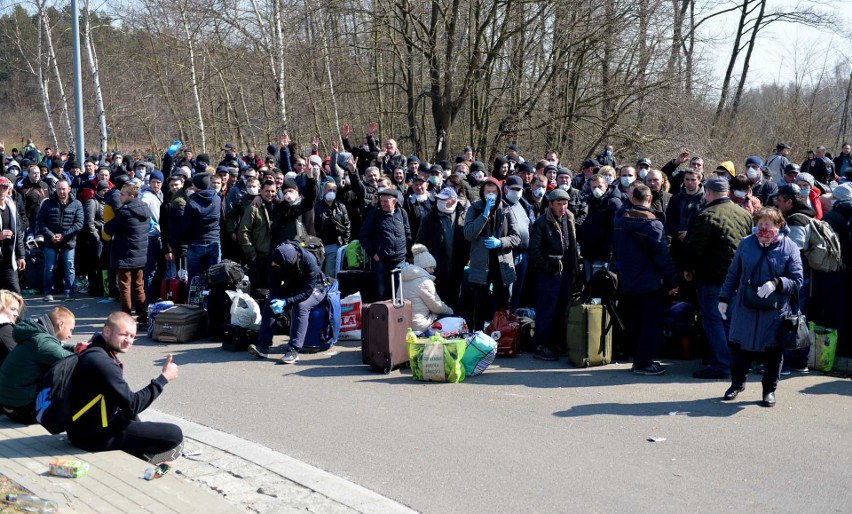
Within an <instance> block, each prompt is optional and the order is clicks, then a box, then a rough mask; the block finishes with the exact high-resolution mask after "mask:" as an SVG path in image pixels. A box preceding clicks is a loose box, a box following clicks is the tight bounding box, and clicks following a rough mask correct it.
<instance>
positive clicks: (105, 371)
mask: <svg viewBox="0 0 852 514" xmlns="http://www.w3.org/2000/svg"><path fill="white" fill-rule="evenodd" d="M167 383H168V380H166V377H164V376H163V375H160V376H158V377H157V378H155V379H154V380H151V382H150V383H149V384H148V385H147V386H145V387H143V388H142V389H140V390H139V391H136V392H133V391H132V390H131V389H130V386H129V385H128V384H127V381H126V380H125V379H124V374H123V370H122V367H121V363H120V362H119V360H118V357H117V356H116V355H115V352H113V351H112V350H110V349H109V347H108V346H107V344H106V341H105V340H104V338H103V336H102V335H101V334H98V335H96V336H95V337H94V338H93V339H92V343H91V344H90V345H89V348H88V349H86V350H85V351H84V352H82V353H81V354H80V361H79V362H78V363H77V367H76V368H75V369H74V374H73V375H72V376H71V412H77V411H79V410H80V409H82V408H83V407H84V406H86V404H88V403H89V402H90V401H92V399H93V398H95V397H96V396H97V395H99V394H103V395H104V401H105V402H106V418H107V427H106V428H104V427H103V423H102V414H101V407H100V405H95V406H94V407H93V408H91V409H89V410H88V411H87V412H86V413H85V414H83V415H82V416H80V418H79V419H78V420H77V421H75V422H74V423H72V424H71V426H70V427H69V429H68V439H69V440H70V441H71V443H72V444H73V445H74V446H77V447H78V448H82V449H84V450H89V451H92V450H97V449H98V448H99V447H100V445H102V444H103V442H104V441H105V440H106V439H108V438H111V437H115V436H116V435H118V434H120V433H121V432H122V431H123V430H124V429H125V428H126V427H127V425H129V424H130V422H131V421H132V420H133V419H134V418H136V416H137V415H139V413H141V412H142V411H144V410H145V409H147V408H148V407H149V406H150V405H151V404H152V403H153V402H154V400H155V399H156V398H157V397H158V396H160V393H162V392H163V388H164V387H165V386H166V384H167Z"/></svg>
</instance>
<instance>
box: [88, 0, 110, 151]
mask: <svg viewBox="0 0 852 514" xmlns="http://www.w3.org/2000/svg"><path fill="white" fill-rule="evenodd" d="M91 32H92V23H91V19H90V12H89V2H88V0H86V1H85V2H83V44H84V45H85V46H86V56H87V57H88V61H89V62H88V64H89V73H90V74H91V76H92V88H93V89H94V93H95V108H96V109H97V111H98V129H99V130H98V132H99V133H100V143H101V145H100V150H101V156H102V158H103V157H105V156H106V152H107V143H108V141H109V139H108V136H107V122H106V110H105V109H104V96H103V93H102V92H101V78H100V73H99V72H98V55H97V53H95V45H94V43H93V42H92V34H91Z"/></svg>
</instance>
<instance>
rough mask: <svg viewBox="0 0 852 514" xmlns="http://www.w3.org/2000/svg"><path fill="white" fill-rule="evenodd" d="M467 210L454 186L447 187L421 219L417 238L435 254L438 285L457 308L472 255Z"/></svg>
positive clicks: (438, 290) (454, 307) (437, 289)
mask: <svg viewBox="0 0 852 514" xmlns="http://www.w3.org/2000/svg"><path fill="white" fill-rule="evenodd" d="M465 211H466V208H465V206H464V205H463V204H462V203H461V202H459V201H458V194H457V193H456V191H455V189H453V188H451V187H445V188H444V189H442V190H441V191H440V192H439V193H438V194H437V195H436V197H435V208H434V209H432V210H431V211H430V212H429V214H428V215H427V216H426V217H425V218H423V220H422V221H421V223H420V230H419V232H418V234H417V240H416V242H417V243H420V244H422V245H424V246H425V247H426V248H428V249H429V253H430V254H432V256H433V257H435V262H436V266H435V272H434V273H433V275H435V289H436V291H437V292H438V296H440V297H441V299H442V300H444V302H445V303H447V304H448V305H450V306H451V307H452V308H453V310H454V311H455V312H459V310H460V307H461V306H460V304H459V298H460V297H461V284H462V278H463V276H464V267H465V264H467V260H468V258H469V257H470V243H468V241H467V239H465V237H464V218H465Z"/></svg>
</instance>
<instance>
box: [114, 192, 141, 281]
mask: <svg viewBox="0 0 852 514" xmlns="http://www.w3.org/2000/svg"><path fill="white" fill-rule="evenodd" d="M150 226H151V210H150V209H148V206H147V205H145V203H143V202H142V200H140V199H138V198H134V199H132V200H130V201H129V202H127V203H124V204H122V205H121V206H120V207H119V208H118V209H116V211H115V217H114V218H113V219H111V220H109V221H108V222H106V223H105V224H104V232H106V233H107V234H109V235H110V236H112V249H111V250H110V265H111V266H113V267H114V268H117V269H136V268H144V267H145V262H146V261H147V260H148V231H149V229H150Z"/></svg>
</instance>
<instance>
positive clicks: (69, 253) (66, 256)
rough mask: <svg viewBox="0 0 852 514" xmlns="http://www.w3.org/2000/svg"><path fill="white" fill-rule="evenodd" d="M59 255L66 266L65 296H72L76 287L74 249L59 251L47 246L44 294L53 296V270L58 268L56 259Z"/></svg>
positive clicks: (45, 248)
mask: <svg viewBox="0 0 852 514" xmlns="http://www.w3.org/2000/svg"><path fill="white" fill-rule="evenodd" d="M57 255H59V256H60V257H61V258H62V262H63V264H64V266H65V281H64V282H65V284H64V285H65V291H64V292H65V294H66V295H70V294H71V287H72V286H73V285H74V249H73V248H63V249H62V250H57V249H56V248H51V247H49V246H47V245H45V247H44V294H45V295H49V294H51V295H52V294H53V269H54V268H55V267H56V257H57Z"/></svg>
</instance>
